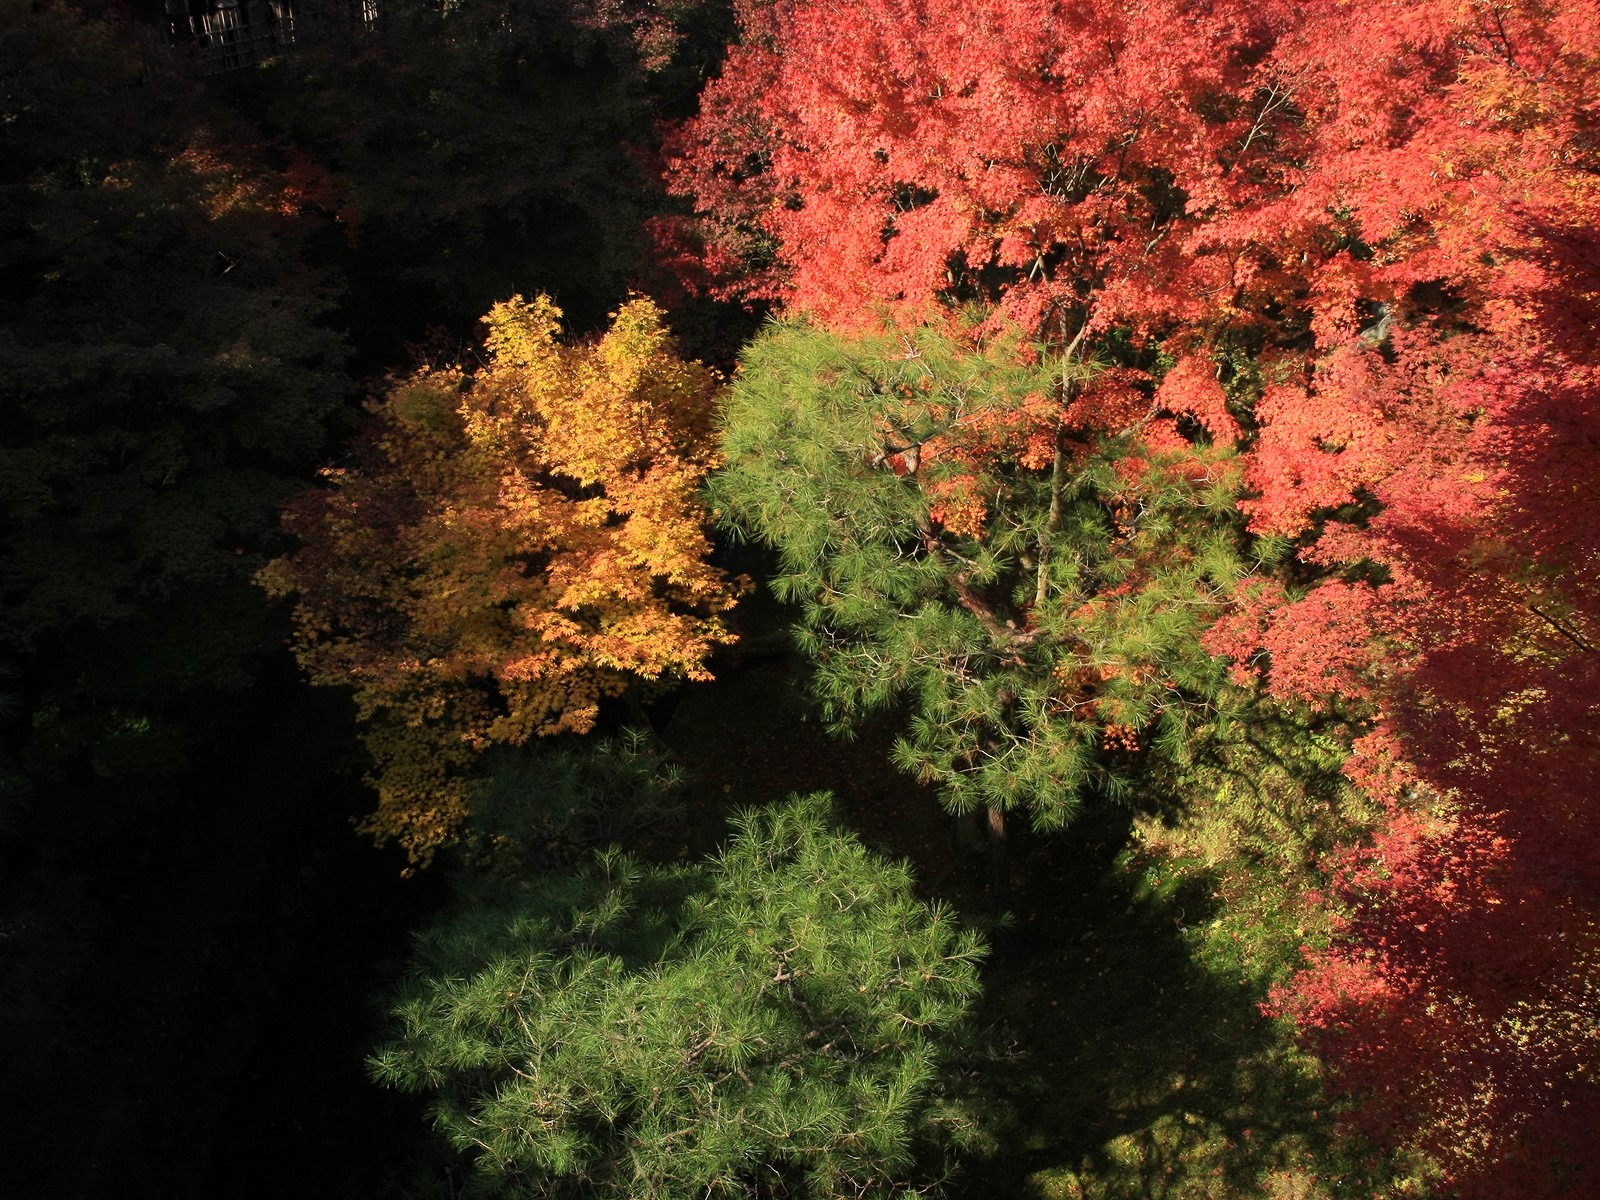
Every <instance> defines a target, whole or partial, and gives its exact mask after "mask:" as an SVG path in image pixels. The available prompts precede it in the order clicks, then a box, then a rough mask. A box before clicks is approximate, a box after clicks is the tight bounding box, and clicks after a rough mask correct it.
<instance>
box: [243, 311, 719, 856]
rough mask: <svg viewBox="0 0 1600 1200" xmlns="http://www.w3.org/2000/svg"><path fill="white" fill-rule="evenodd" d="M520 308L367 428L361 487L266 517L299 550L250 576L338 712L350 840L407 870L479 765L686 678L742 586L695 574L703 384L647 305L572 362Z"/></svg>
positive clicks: (353, 477) (704, 461) (700, 555)
mask: <svg viewBox="0 0 1600 1200" xmlns="http://www.w3.org/2000/svg"><path fill="white" fill-rule="evenodd" d="M560 319H561V312H560V310H559V309H558V308H556V307H555V305H554V304H552V303H551V302H550V301H549V300H548V299H546V298H544V297H540V298H538V299H536V300H534V301H532V302H531V303H527V302H524V301H523V300H522V299H521V298H520V297H518V298H514V299H512V300H510V301H508V302H506V303H503V304H498V305H496V306H495V307H494V309H493V310H492V311H491V312H490V313H489V316H488V318H487V325H488V336H487V339H486V342H485V350H486V355H485V361H484V363H483V365H481V366H479V367H478V368H477V369H476V370H472V371H469V370H466V369H463V368H461V367H459V366H453V367H446V368H442V369H424V370H421V371H419V372H417V373H416V374H414V375H411V376H410V377H408V378H405V379H401V380H398V381H397V382H395V383H394V384H393V385H392V386H391V387H390V388H389V390H388V392H387V394H385V395H384V396H382V397H381V398H379V399H377V400H375V401H374V402H373V404H372V405H371V411H372V414H373V420H372V423H371V426H370V428H369V430H368V431H367V437H366V440H365V442H364V445H363V446H362V449H361V453H360V455H359V463H360V465H359V466H357V467H355V468H352V469H349V470H333V471H329V472H327V477H328V481H329V483H330V485H331V486H329V487H328V488H325V489H319V490H317V491H313V492H308V493H306V494H304V495H302V496H300V497H298V498H297V499H295V500H294V501H293V502H291V503H290V505H289V506H288V507H287V509H286V511H285V514H284V523H285V525H286V526H287V527H288V528H289V529H290V530H291V531H292V532H293V533H295V534H296V535H297V536H298V537H299V538H300V539H301V541H302V543H303V546H302V548H301V549H300V550H298V551H297V552H295V553H294V554H292V555H289V556H286V557H283V558H280V559H278V560H276V561H275V562H273V563H272V564H270V565H269V566H268V567H267V568H266V570H265V571H263V572H262V576H261V579H262V582H263V584H264V585H265V586H266V588H267V590H268V591H269V592H271V593H272V594H274V595H277V596H288V595H293V596H295V597H297V603H296V606H295V623H296V638H295V647H296V653H297V655H298V657H299V659H300V662H301V663H302V665H303V666H304V667H305V668H306V670H307V671H309V672H310V674H311V677H312V679H313V681H314V682H316V683H319V684H329V685H341V684H342V685H349V686H352V687H353V688H354V689H355V695H356V701H357V704H358V706H359V713H360V717H361V720H362V722H363V725H364V727H365V735H364V736H365V741H366V744H367V747H368V749H369V751H370V752H371V754H372V756H373V759H374V763H375V782H376V784H377V787H378V794H379V807H378V811H377V812H376V813H375V814H374V815H373V816H372V817H371V818H369V820H368V822H367V828H368V830H369V831H370V832H372V833H374V834H375V835H376V836H377V837H378V838H379V839H380V840H384V839H388V838H394V839H396V840H397V841H399V842H400V843H401V844H402V845H403V846H404V847H405V848H406V850H407V851H408V853H409V854H410V855H411V857H412V859H413V860H414V861H426V860H427V859H428V858H429V857H430V856H431V855H432V853H433V851H434V850H435V849H436V848H438V847H439V846H441V845H443V844H444V843H446V842H447V841H449V840H450V839H451V838H452V836H453V835H454V833H455V832H456V830H457V829H458V827H459V826H460V824H461V822H462V819H463V818H464V816H465V815H466V793H465V785H464V779H463V775H464V771H465V769H466V768H468V767H470V765H471V764H472V762H473V760H474V759H475V758H476V756H477V755H478V754H479V753H480V752H481V751H482V750H484V749H486V748H487V747H489V746H491V745H494V744H509V745H520V744H522V743H523V742H525V741H527V740H528V739H529V738H530V737H533V736H535V735H547V734H554V733H561V732H564V731H571V732H579V733H581V732H585V731H587V730H588V729H590V728H591V727H592V726H593V724H594V721H595V718H596V715H597V711H598V705H599V702H600V700H601V698H602V697H606V696H618V695H621V694H623V693H624V692H625V691H627V690H628V688H629V687H630V686H631V685H633V684H636V683H637V682H639V681H649V680H657V679H661V678H663V677H680V678H690V679H703V678H707V677H708V675H707V672H706V669H705V662H706V658H707V656H708V654H709V653H710V651H711V650H712V648H713V647H714V646H715V645H717V644H718V643H723V642H728V641H731V640H732V635H731V634H730V633H729V632H728V630H727V629H726V627H725V625H724V624H723V621H722V614H723V613H725V612H726V610H727V609H728V608H729V607H730V606H731V605H732V604H733V602H734V600H735V599H736V597H737V595H738V594H739V591H740V588H741V584H740V583H739V582H737V581H730V580H728V579H727V578H725V577H724V576H723V574H722V573H721V572H720V571H718V570H717V569H716V568H714V567H712V566H711V565H709V563H708V562H707V561H706V560H707V557H708V554H709V551H710V544H709V542H708V540H707V537H706V534H705V529H704V525H705V520H706V514H705V512H704V510H703V509H702V507H701V505H700V501H699V498H698V488H699V486H700V483H701V481H702V480H703V479H704V477H705V474H706V472H707V470H708V469H710V467H711V466H712V465H714V464H713V456H712V449H711V439H710V433H709V429H710V427H709V420H710V414H711V406H712V397H713V395H714V392H715V388H716V382H717V381H716V377H715V375H714V374H713V373H712V372H711V371H710V370H708V369H707V368H705V367H703V366H701V365H700V364H698V363H686V362H684V361H682V360H681V359H680V358H678V356H677V355H676V353H675V351H674V347H673V344H672V342H671V339H670V338H669V336H668V334H667V333H666V331H665V330H664V329H663V327H662V324H661V314H660V312H659V310H658V309H657V308H656V307H655V305H654V304H652V303H651V302H650V301H649V300H644V299H637V300H633V301H631V302H629V303H628V304H626V305H625V306H623V308H622V309H621V310H620V311H618V312H617V313H616V314H615V319H614V322H613V324H612V327H611V329H610V331H609V332H608V333H606V334H605V336H604V337H602V338H600V339H599V340H598V341H596V342H594V343H592V344H584V345H576V346H568V345H563V344H562V343H561V342H560V341H559V340H558V334H559V330H560Z"/></svg>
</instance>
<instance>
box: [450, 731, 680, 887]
mask: <svg viewBox="0 0 1600 1200" xmlns="http://www.w3.org/2000/svg"><path fill="white" fill-rule="evenodd" d="M487 768H488V770H487V774H486V775H485V776H484V777H483V778H481V779H479V780H477V781H476V782H475V783H474V784H473V785H472V788H471V793H472V794H471V797H470V800H469V804H468V808H469V811H470V812H471V814H472V816H471V818H470V822H469V831H468V833H467V836H466V844H467V847H468V854H469V856H470V857H472V858H473V859H474V860H477V861H480V862H482V863H484V864H486V865H488V866H489V867H490V868H491V869H493V870H497V871H501V872H505V871H511V872H527V871H544V870H549V869H551V868H552V867H557V866H559V867H563V868H572V867H576V866H579V865H581V864H582V863H584V862H586V861H587V860H588V859H589V858H590V856H591V855H592V854H593V852H594V851H595V850H596V849H599V848H601V847H604V846H608V845H612V844H621V845H636V844H637V842H638V839H639V838H640V837H642V836H645V835H647V834H649V833H652V832H659V831H660V830H661V829H662V828H664V827H672V826H677V825H679V824H681V822H682V819H683V815H684V806H683V802H682V798H681V792H682V788H683V775H682V772H681V771H680V770H679V769H678V768H677V766H676V765H675V764H674V763H672V762H670V761H668V759H667V757H666V754H665V751H664V750H663V748H662V747H661V745H660V743H659V742H657V741H656V740H655V738H654V737H653V736H652V735H651V734H649V733H646V732H644V731H643V730H639V729H627V730H624V731H623V732H622V734H621V735H619V736H618V737H615V738H602V739H600V740H599V741H597V742H592V743H590V744H589V745H587V746H586V747H585V748H584V750H583V751H581V752H572V751H566V752H556V753H552V752H549V751H544V752H539V751H535V750H533V749H529V748H518V749H515V750H501V751H499V752H496V753H494V754H492V756H491V758H490V759H489V761H488V763H487Z"/></svg>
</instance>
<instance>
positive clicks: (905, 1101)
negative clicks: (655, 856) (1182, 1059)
mask: <svg viewBox="0 0 1600 1200" xmlns="http://www.w3.org/2000/svg"><path fill="white" fill-rule="evenodd" d="M828 811H829V804H828V800H827V797H826V796H823V795H818V796H812V797H809V798H807V799H804V800H800V799H796V800H793V801H791V802H789V803H787V804H785V805H781V806H779V807H776V808H773V809H770V810H766V811H752V812H747V813H745V814H743V815H742V816H740V817H739V818H737V819H736V821H735V830H736V832H735V836H734V837H733V839H732V840H731V841H730V842H729V843H728V844H727V845H726V847H725V848H724V849H723V851H722V852H721V853H720V854H719V855H718V856H717V857H716V858H715V859H713V860H712V861H710V862H708V863H706V864H703V865H701V866H697V867H675V868H663V867H652V866H645V865H642V864H640V863H638V862H636V861H634V860H632V859H629V858H627V857H625V856H623V855H621V854H620V853H618V852H616V851H608V852H604V853H601V854H600V855H599V856H598V858H597V859H596V860H595V861H594V863H593V865H591V866H590V867H589V868H588V869H586V870H584V871H582V872H578V873H562V874H556V875H548V876H543V877H539V878H535V879H522V880H508V879H506V878H504V877H479V878H477V879H475V880H473V881H472V882H471V883H470V884H469V885H468V886H467V888H466V889H465V891H464V893H463V894H462V896H461V898H460V901H459V903H458V904H457V905H456V906H455V907H454V909H453V910H452V911H451V912H450V913H449V914H448V915H447V916H446V917H445V918H444V919H443V920H442V921H440V922H439V923H438V924H437V925H436V926H434V927H433V928H432V929H430V930H428V931H427V932H426V933H424V934H423V935H422V936H421V937H420V938H419V941H418V948H417V958H416V963H415V969H416V978H415V979H414V981H413V982H412V983H411V985H410V986H409V987H408V988H407V989H406V991H405V992H404V993H403V994H402V995H401V997H400V999H399V1000H398V1002H397V1003H396V1005H395V1009H394V1011H395V1017H396V1020H397V1022H398V1028H397V1033H396V1038H395V1040H394V1041H393V1042H391V1043H390V1044H389V1045H387V1046H386V1047H384V1048H383V1049H382V1050H381V1051H380V1053H379V1054H378V1055H377V1057H376V1058H374V1060H373V1072H374V1074H375V1076H376V1077H377V1078H378V1079H379V1080H381V1081H383V1082H385V1083H388V1084H391V1085H394V1086H399V1087H403V1088H406V1089H409V1090H414V1091H431V1092H437V1093H438V1100H437V1103H436V1105H435V1108H434V1113H435V1119H436V1121H437V1123H438V1125H439V1127H440V1128H441V1129H442V1130H443V1131H444V1132H445V1133H446V1134H447V1135H448V1137H449V1138H450V1140H451V1141H452V1142H453V1143H454V1144H455V1146H456V1147H457V1148H458V1149H460V1150H461V1151H464V1152H467V1153H469V1154H470V1155H471V1156H472V1159H473V1164H474V1173H473V1177H474V1181H475V1184H476V1186H477V1187H478V1189H479V1191H480V1194H485V1195H502V1194H503V1195H558V1196H559V1195H574V1196H575V1195H601V1196H614V1197H630V1198H637V1200H645V1198H651V1197H660V1198H665V1197H680V1196H681V1197H685V1198H688V1197H714V1196H752V1197H753V1196H771V1197H778V1196H809V1197H832V1196H872V1195H876V1196H890V1195H902V1194H905V1191H904V1189H905V1188H907V1187H911V1186H931V1185H932V1183H933V1182H935V1181H936V1180H937V1178H938V1177H939V1176H940V1175H942V1174H943V1173H944V1171H945V1170H946V1169H947V1163H946V1161H945V1154H946V1153H947V1152H948V1150H949V1149H950V1148H951V1147H963V1146H964V1147H972V1146H975V1145H978V1144H980V1143H981V1141H982V1137H981V1134H980V1133H979V1131H978V1130H977V1129H976V1127H975V1126H974V1125H973V1123H972V1120H971V1117H970V1115H969V1114H968V1113H967V1112H966V1111H965V1109H964V1107H963V1106H962V1105H961V1104H959V1103H958V1102H957V1101H956V1100H955V1099H954V1097H953V1096H952V1095H951V1094H950V1092H949V1089H948V1087H947V1075H948V1060H949V1057H950V1055H951V1053H952V1052H953V1051H954V1050H955V1049H956V1048H957V1047H958V1046H959V1044H960V1042H961V1040H962V1031H963V1027H964V1022H965V1017H966V1014H967V1012H968V1010H969V1008H970V1006H971V1005H972V1003H973V1002H974V1000H975V998H976V995H977V991H978V982H977V962H978V959H979V958H980V956H981V951H980V949H979V947H978V944H977V942H976V939H975V938H974V937H973V935H971V934H970V933H962V932H960V931H958V930H957V929H956V928H955V926H954V923H953V921H952V920H951V918H950V916H949V914H948V913H946V912H944V911H942V910H940V909H938V908H930V907H928V906H927V905H925V904H923V903H922V902H921V901H919V900H917V899H915V897H914V896H913V895H912V891H911V880H910V877H909V873H908V871H907V869H906V868H905V867H904V866H903V865H901V864H898V863H891V862H887V861H885V860H883V859H880V858H878V857H876V856H874V855H872V854H869V853H868V852H867V851H866V850H865V849H863V848H862V846H861V845H860V844H859V843H858V842H856V841H855V839H854V838H852V837H850V836H849V835H847V834H844V833H841V832H837V831H835V830H834V829H833V828H832V827H831V825H830V821H829V817H828Z"/></svg>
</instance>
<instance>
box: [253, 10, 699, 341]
mask: <svg viewBox="0 0 1600 1200" xmlns="http://www.w3.org/2000/svg"><path fill="white" fill-rule="evenodd" d="M383 10H384V18H383V21H382V24H381V26H380V27H379V28H378V29H377V30H375V31H361V30H350V31H347V32H346V33H345V34H344V35H343V36H339V35H338V33H337V31H336V30H334V29H327V30H324V31H322V32H321V33H320V34H319V36H318V37H317V38H316V39H314V40H311V39H308V40H307V41H306V42H305V43H304V44H303V45H301V46H299V47H297V49H296V52H295V53H294V54H293V55H291V56H289V57H288V58H286V59H284V60H282V61H280V62H277V63H274V64H272V65H271V66H270V67H269V68H268V69H267V70H265V71H262V72H258V73H255V74H254V75H252V76H251V77H248V78H242V79H239V80H231V81H230V84H232V85H233V86H234V88H235V89H236V91H237V93H238V95H239V97H240V100H241V102H242V103H245V104H246V105H248V106H249V107H251V108H252V109H258V110H259V111H261V112H262V114H263V119H264V121H265V122H266V123H267V125H268V127H269V128H271V129H272V130H273V131H274V133H275V134H277V135H278V136H279V137H281V138H282V139H284V140H285V141H288V142H290V143H292V144H293V145H295V146H297V147H299V148H300V149H301V150H303V151H305V152H306V153H308V154H310V155H311V156H312V157H313V158H315V160H316V161H317V162H319V163H320V164H323V165H324V166H325V167H327V169H328V171H329V173H330V178H329V184H330V186H329V190H328V196H329V199H330V202H331V203H333V204H334V205H335V206H336V207H337V208H338V210H339V213H340V219H341V221H342V222H343V224H344V226H345V230H346V233H347V235H348V238H349V241H350V250H351V253H350V254H349V256H348V263H349V270H350V273H351V278H352V281H353V297H352V303H353V308H352V309H351V311H350V319H351V325H352V327H353V328H355V329H356V330H357V335H358V337H359V339H360V340H361V343H362V345H363V348H364V351H366V352H370V353H376V354H379V355H392V354H393V353H394V352H395V351H396V349H398V346H399V344H400V342H402V341H407V340H412V339H418V338H420V337H422V336H423V335H424V334H425V332H426V331H428V330H429V329H430V328H434V329H437V328H441V327H442V328H443V329H446V330H448V331H449V332H450V333H451V334H453V335H455V336H457V337H460V336H462V335H463V334H464V333H465V331H466V330H467V329H469V328H470V326H471V324H472V323H473V322H474V321H476V320H477V319H478V318H479V317H480V316H481V315H482V314H483V313H484V312H486V311H488V309H489V307H490V305H491V304H493V303H496V302H498V301H501V300H504V299H505V298H506V297H508V296H510V295H513V294H518V293H520V294H527V295H533V294H535V293H544V294H548V295H550V296H552V297H554V298H555V300H556V301H557V302H558V303H559V304H560V305H561V306H562V308H563V310H564V311H566V313H567V314H568V316H569V318H570V319H571V320H572V321H573V323H574V324H575V325H576V326H577V327H579V328H581V329H592V328H596V327H598V326H600V325H601V324H602V323H603V320H604V317H605V314H606V313H607V311H608V310H609V309H611V308H612V307H614V306H615V305H616V304H617V302H618V301H619V300H620V299H621V298H622V297H623V295H624V294H625V292H626V290H627V287H628V286H629V284H630V283H631V282H632V281H633V280H634V279H635V277H636V276H637V274H638V271H639V267H640V256H641V254H642V252H643V249H644V242H643V223H644V220H645V218H646V217H648V216H649V215H650V214H651V212H652V211H653V206H654V205H655V204H656V203H657V200H658V193H659V187H658V185H657V184H656V181H655V179H654V171H653V168H652V167H651V166H650V161H649V160H650V153H651V151H650V149H649V148H650V147H651V146H652V145H653V143H654V140H655V136H656V135H655V129H654V121H655V119H656V116H657V115H658V110H657V105H658V103H659V101H660V100H661V94H662V92H663V91H665V92H667V93H675V94H678V95H682V94H684V93H687V92H689V91H691V90H692V89H693V87H694V85H695V83H696V82H697V77H698V75H699V73H701V72H703V71H704V70H705V69H707V62H706V60H707V57H708V55H709V54H710V53H711V48H712V47H715V48H716V49H717V50H718V51H720V48H721V46H722V44H723V43H724V42H725V40H726V35H727V33H729V32H731V22H730V20H729V13H730V8H729V6H728V5H726V4H720V3H714V2H713V3H702V2H697V0H687V2H685V0H673V2H670V3H663V4H644V3H634V2H631V0H623V2H621V3H613V2H607V3H603V4H593V5H590V4H584V3H579V4H569V3H565V2H560V0H491V2H485V0H461V2H459V3H450V4H440V3H437V2H428V0H393V2H386V3H385V4H384V5H383ZM456 348H457V347H456V345H455V344H454V343H451V344H449V345H448V346H447V347H446V349H447V351H448V352H450V353H453V352H454V351H455V350H456ZM385 365H387V361H385Z"/></svg>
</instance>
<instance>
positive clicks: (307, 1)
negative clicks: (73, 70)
mask: <svg viewBox="0 0 1600 1200" xmlns="http://www.w3.org/2000/svg"><path fill="white" fill-rule="evenodd" d="M378 19H379V6H378V0H166V3H165V6H164V12H163V20H162V37H163V39H164V40H166V41H168V42H170V43H171V44H174V45H193V46H197V47H199V48H200V49H201V50H202V51H204V53H205V57H206V65H205V70H206V73H207V74H218V73H220V72H223V71H234V70H238V69H239V68H241V67H252V66H255V65H256V64H257V63H259V62H262V61H264V60H266V59H268V58H272V57H273V56H275V55H279V54H283V53H286V52H287V51H288V50H289V49H290V48H291V47H292V46H294V45H295V44H296V42H297V41H300V40H302V39H303V38H304V37H306V36H307V35H308V34H314V31H315V30H317V29H319V28H326V27H328V26H338V27H342V28H349V29H360V30H369V29H374V28H376V26H377V24H378Z"/></svg>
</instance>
